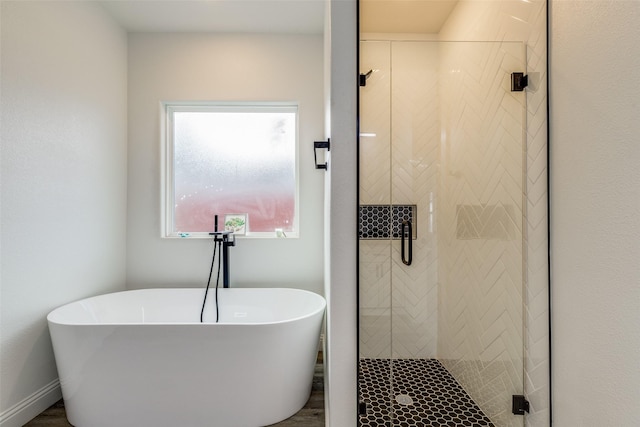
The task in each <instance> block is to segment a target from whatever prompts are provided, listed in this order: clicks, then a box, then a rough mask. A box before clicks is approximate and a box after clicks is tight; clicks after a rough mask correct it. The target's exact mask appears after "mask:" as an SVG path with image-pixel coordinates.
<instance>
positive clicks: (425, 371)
mask: <svg viewBox="0 0 640 427" xmlns="http://www.w3.org/2000/svg"><path fill="white" fill-rule="evenodd" d="M359 367H360V369H359V371H358V383H359V386H360V401H361V402H364V403H366V406H367V412H366V414H365V415H361V416H360V421H359V426H360V427H382V426H385V427H387V426H388V427H392V426H393V427H404V426H415V427H442V426H471V427H495V425H494V424H493V423H492V422H491V420H489V418H487V416H486V415H485V414H483V413H482V411H481V410H480V408H478V406H477V405H476V404H475V402H474V401H473V400H471V398H470V397H469V395H468V394H467V393H466V392H465V391H464V389H463V388H462V387H461V386H460V384H458V383H457V382H456V380H455V379H454V378H453V377H452V376H451V374H450V373H449V372H448V371H447V370H446V369H445V368H444V366H442V364H441V363H440V362H439V361H438V360H436V359H360V361H359ZM390 378H392V380H393V381H392V382H393V390H390V389H389V387H390V383H391V381H390Z"/></svg>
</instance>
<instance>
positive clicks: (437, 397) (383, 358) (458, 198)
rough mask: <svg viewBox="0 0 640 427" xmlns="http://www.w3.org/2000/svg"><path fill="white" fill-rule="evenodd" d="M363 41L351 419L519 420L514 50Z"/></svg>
mask: <svg viewBox="0 0 640 427" xmlns="http://www.w3.org/2000/svg"><path fill="white" fill-rule="evenodd" d="M360 48H361V49H360V71H361V73H362V74H361V87H360V138H359V153H360V165H359V167H360V177H359V180H360V189H359V192H360V200H359V204H360V207H359V209H360V218H359V222H360V227H359V237H360V243H359V251H360V268H359V271H360V277H359V319H360V330H359V336H360V339H359V353H360V354H359V356H360V360H359V399H360V401H361V415H360V425H362V426H380V425H387V424H386V423H388V422H390V425H392V426H401V425H416V424H415V422H416V421H420V422H422V423H423V424H422V425H425V426H440V425H457V424H456V423H459V425H466V424H464V422H467V421H468V422H471V423H474V422H475V423H476V424H474V425H481V426H484V425H486V426H490V425H492V426H498V427H502V426H522V425H524V417H523V416H522V415H514V414H513V413H512V396H518V395H523V394H524V390H523V388H524V386H523V381H524V380H523V376H524V375H523V370H524V368H523V363H524V360H523V333H524V332H523V331H524V325H523V318H524V317H523V295H524V293H523V288H524V286H525V282H526V280H525V279H526V277H525V273H524V272H525V270H524V265H525V258H524V256H525V253H524V251H523V242H524V235H523V223H524V221H525V213H526V212H525V208H526V206H525V205H524V203H523V200H525V198H524V196H525V182H524V180H523V177H524V176H526V175H525V170H524V167H525V166H524V165H525V163H524V159H525V138H524V135H525V95H524V92H512V91H511V74H512V73H513V72H524V71H525V50H524V46H523V44H522V43H515V42H435V41H434V42H426V41H362V42H361V45H360ZM470 425H471V424H470Z"/></svg>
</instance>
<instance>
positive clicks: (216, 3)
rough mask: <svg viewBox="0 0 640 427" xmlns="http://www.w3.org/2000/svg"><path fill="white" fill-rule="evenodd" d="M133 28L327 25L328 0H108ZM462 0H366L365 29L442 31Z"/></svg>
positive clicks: (311, 30) (297, 29)
mask: <svg viewBox="0 0 640 427" xmlns="http://www.w3.org/2000/svg"><path fill="white" fill-rule="evenodd" d="M99 3H100V4H101V5H102V7H104V9H105V10H106V11H107V12H108V13H109V14H110V15H111V16H112V17H113V18H114V19H115V20H116V21H117V22H118V23H119V24H120V25H121V26H122V27H123V28H125V29H126V30H127V31H130V32H220V33H302V34H321V33H322V32H323V30H324V13H325V12H324V7H325V0H124V1H123V0H103V1H99ZM456 3H457V0H360V13H361V20H360V31H361V32H363V33H429V34H435V33H438V32H439V31H440V28H441V27H442V24H443V23H444V22H445V21H446V19H447V18H448V17H449V14H450V13H451V11H452V10H453V8H454V7H455V5H456Z"/></svg>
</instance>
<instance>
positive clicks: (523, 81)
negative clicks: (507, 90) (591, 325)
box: [511, 73, 529, 92]
mask: <svg viewBox="0 0 640 427" xmlns="http://www.w3.org/2000/svg"><path fill="white" fill-rule="evenodd" d="M527 86H529V76H525V75H524V73H511V92H522V91H523V90H524V88H525V87H527Z"/></svg>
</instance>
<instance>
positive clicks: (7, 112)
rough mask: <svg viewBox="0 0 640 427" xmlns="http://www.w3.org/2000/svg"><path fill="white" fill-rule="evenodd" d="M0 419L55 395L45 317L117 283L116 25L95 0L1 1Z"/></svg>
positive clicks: (122, 186) (120, 209)
mask: <svg viewBox="0 0 640 427" xmlns="http://www.w3.org/2000/svg"><path fill="white" fill-rule="evenodd" d="M1 7H2V15H1V19H2V24H1V25H2V33H1V37H2V45H1V53H2V75H1V78H2V81H1V85H2V86H1V88H2V92H1V98H0V100H1V108H2V115H1V120H2V128H1V136H2V158H1V159H2V166H1V174H2V210H1V224H2V230H1V234H0V238H1V245H2V259H1V277H2V284H1V285H2V289H1V294H0V295H1V303H2V314H1V330H0V343H1V350H0V355H1V358H0V378H1V383H0V425H2V426H21V425H23V424H24V423H25V422H26V421H28V420H29V419H30V418H31V417H33V416H35V415H37V414H38V413H39V412H40V411H42V410H43V409H45V408H46V407H47V406H48V405H50V404H52V403H53V402H55V401H56V400H57V399H58V398H59V397H60V391H59V388H58V380H57V372H56V367H55V363H54V357H53V352H52V348H51V342H50V339H49V332H48V329H47V325H46V320H45V318H46V315H47V313H48V312H49V311H51V310H52V309H53V308H55V307H57V306H59V305H62V304H64V303H67V302H70V301H72V300H76V299H79V298H83V297H86V296H89V295H95V294H101V293H106V292H111V291H116V290H120V289H123V288H124V282H125V238H124V233H123V231H124V229H125V219H126V210H125V203H126V110H127V105H126V72H127V68H126V60H127V57H126V50H127V45H126V34H125V33H124V32H123V31H122V30H121V29H120V28H118V27H117V26H115V25H114V24H113V23H112V22H111V21H110V19H109V18H108V17H106V16H105V14H104V13H103V11H102V9H100V7H99V6H97V5H95V4H94V3H90V2H87V3H70V2H61V3H56V2H43V3H37V2H2V4H1Z"/></svg>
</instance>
